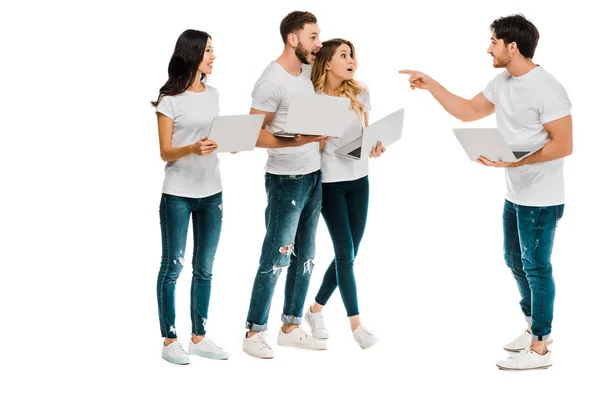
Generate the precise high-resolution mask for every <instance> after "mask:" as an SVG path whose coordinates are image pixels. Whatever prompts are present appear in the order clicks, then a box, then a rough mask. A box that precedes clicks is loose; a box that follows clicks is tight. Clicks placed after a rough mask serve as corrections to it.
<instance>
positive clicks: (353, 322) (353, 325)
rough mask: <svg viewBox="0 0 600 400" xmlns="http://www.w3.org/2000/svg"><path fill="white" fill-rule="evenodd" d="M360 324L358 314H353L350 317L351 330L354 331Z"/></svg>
mask: <svg viewBox="0 0 600 400" xmlns="http://www.w3.org/2000/svg"><path fill="white" fill-rule="evenodd" d="M359 326H360V318H359V316H358V315H353V316H352V317H350V329H352V332H354V331H355V330H356V328H358V327H359Z"/></svg>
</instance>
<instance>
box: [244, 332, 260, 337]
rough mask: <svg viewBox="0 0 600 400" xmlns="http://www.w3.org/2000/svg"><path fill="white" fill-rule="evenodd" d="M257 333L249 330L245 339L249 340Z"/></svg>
mask: <svg viewBox="0 0 600 400" xmlns="http://www.w3.org/2000/svg"><path fill="white" fill-rule="evenodd" d="M257 333H258V331H253V330H249V331H248V332H246V338H251V337H252V336H254V335H256V334H257Z"/></svg>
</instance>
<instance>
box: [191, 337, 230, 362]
mask: <svg viewBox="0 0 600 400" xmlns="http://www.w3.org/2000/svg"><path fill="white" fill-rule="evenodd" d="M188 353H189V354H190V355H193V356H200V357H206V358H212V359H213V360H227V359H228V358H229V353H228V352H226V351H225V350H223V349H222V348H220V347H219V346H217V345H216V344H214V342H213V341H211V340H210V339H207V338H206V337H205V338H204V339H202V340H201V341H199V342H198V343H194V342H193V341H192V339H190V345H189V347H188Z"/></svg>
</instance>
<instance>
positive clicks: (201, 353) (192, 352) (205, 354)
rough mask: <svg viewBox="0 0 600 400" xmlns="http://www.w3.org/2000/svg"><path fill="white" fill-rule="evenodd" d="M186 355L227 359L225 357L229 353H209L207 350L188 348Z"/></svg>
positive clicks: (227, 356)
mask: <svg viewBox="0 0 600 400" xmlns="http://www.w3.org/2000/svg"><path fill="white" fill-rule="evenodd" d="M188 355H190V356H198V357H204V358H210V359H211V360H227V359H229V354H217V353H209V352H204V351H195V350H189V351H188Z"/></svg>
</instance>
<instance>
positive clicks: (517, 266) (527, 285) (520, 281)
mask: <svg viewBox="0 0 600 400" xmlns="http://www.w3.org/2000/svg"><path fill="white" fill-rule="evenodd" d="M564 209H565V206H564V204H561V205H556V206H549V207H529V206H522V205H518V204H514V203H512V202H510V201H508V200H506V201H505V202H504V213H503V216H502V219H503V221H504V224H503V225H504V260H505V261H506V264H507V265H508V267H509V268H510V270H511V272H512V274H513V276H514V277H515V279H516V281H517V286H518V288H519V292H520V294H521V303H520V304H521V310H522V311H523V314H524V315H525V320H526V321H527V322H529V323H531V333H532V335H533V338H534V340H546V339H547V338H548V335H550V331H551V330H552V318H553V315H554V292H555V288H554V278H553V277H552V264H551V262H550V258H551V255H552V247H553V245H554V234H555V232H556V225H557V223H558V220H560V219H561V218H562V216H563V212H564Z"/></svg>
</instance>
